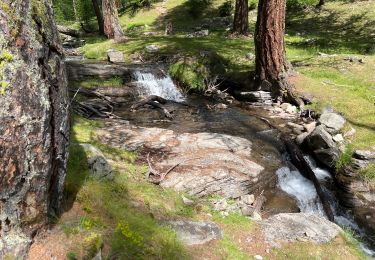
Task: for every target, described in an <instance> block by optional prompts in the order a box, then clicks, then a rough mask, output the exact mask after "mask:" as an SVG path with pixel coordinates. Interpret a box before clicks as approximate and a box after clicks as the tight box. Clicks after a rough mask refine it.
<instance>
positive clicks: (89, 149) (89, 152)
mask: <svg viewBox="0 0 375 260" xmlns="http://www.w3.org/2000/svg"><path fill="white" fill-rule="evenodd" d="M80 146H81V147H82V148H83V149H84V150H85V152H86V156H87V163H88V166H89V169H90V172H91V175H92V176H93V177H94V178H95V179H98V180H113V179H114V177H115V174H114V172H113V171H112V167H111V165H110V164H109V163H108V161H107V159H106V158H105V156H104V154H103V153H102V152H101V151H100V150H99V149H98V148H96V147H95V146H93V145H91V144H80Z"/></svg>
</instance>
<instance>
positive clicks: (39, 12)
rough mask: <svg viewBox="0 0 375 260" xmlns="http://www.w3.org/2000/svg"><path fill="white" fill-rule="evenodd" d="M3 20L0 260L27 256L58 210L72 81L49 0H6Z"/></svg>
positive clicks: (1, 9) (0, 33) (0, 10)
mask: <svg viewBox="0 0 375 260" xmlns="http://www.w3.org/2000/svg"><path fill="white" fill-rule="evenodd" d="M9 10H11V11H9ZM0 25H1V26H0V39H1V40H0V121H1V124H0V259H6V255H9V254H10V255H13V256H15V258H17V259H18V258H20V259H23V258H24V257H25V255H26V253H27V251H28V248H29V246H30V243H31V240H32V237H33V236H34V235H35V234H36V232H37V230H38V229H39V228H41V227H42V226H43V225H44V224H46V223H47V220H48V215H51V216H54V215H56V214H58V213H59V208H60V202H61V199H62V190H63V183H64V178H65V172H66V162H67V153H68V146H67V144H68V138H69V123H68V122H69V120H68V110H69V103H68V95H67V94H68V93H67V82H66V73H65V65H64V62H63V61H62V49H61V47H60V43H59V35H58V32H57V28H56V25H55V23H54V20H53V11H52V7H51V4H50V1H49V0H23V1H14V0H1V4H0Z"/></svg>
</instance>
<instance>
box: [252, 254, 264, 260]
mask: <svg viewBox="0 0 375 260" xmlns="http://www.w3.org/2000/svg"><path fill="white" fill-rule="evenodd" d="M254 259H255V260H263V257H262V256H261V255H255V256H254Z"/></svg>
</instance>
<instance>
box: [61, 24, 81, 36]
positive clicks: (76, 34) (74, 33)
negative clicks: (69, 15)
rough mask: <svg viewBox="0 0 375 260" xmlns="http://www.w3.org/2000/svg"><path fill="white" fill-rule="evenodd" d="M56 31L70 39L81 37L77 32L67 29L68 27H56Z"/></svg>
mask: <svg viewBox="0 0 375 260" xmlns="http://www.w3.org/2000/svg"><path fill="white" fill-rule="evenodd" d="M57 30H58V32H59V33H62V34H65V35H69V36H72V37H80V36H81V33H80V32H79V31H77V30H74V29H72V28H69V27H66V26H63V25H57Z"/></svg>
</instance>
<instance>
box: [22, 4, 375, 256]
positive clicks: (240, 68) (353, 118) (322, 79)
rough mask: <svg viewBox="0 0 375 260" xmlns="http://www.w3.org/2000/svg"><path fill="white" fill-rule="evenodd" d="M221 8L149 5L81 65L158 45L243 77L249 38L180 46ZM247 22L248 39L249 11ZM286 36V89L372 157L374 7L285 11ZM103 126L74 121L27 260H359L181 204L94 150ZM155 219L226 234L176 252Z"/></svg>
mask: <svg viewBox="0 0 375 260" xmlns="http://www.w3.org/2000/svg"><path fill="white" fill-rule="evenodd" d="M221 3H222V1H220V0H217V1H214V2H213V4H212V6H211V7H210V8H208V9H207V10H206V11H205V12H204V14H203V16H202V17H201V18H199V19H193V18H191V17H190V16H189V14H188V12H187V5H186V0H167V1H164V2H159V3H155V4H154V5H153V6H152V7H151V8H150V9H149V10H142V11H139V12H137V13H135V14H134V15H132V16H130V15H128V14H123V15H122V16H121V24H122V26H123V28H124V30H125V32H126V36H127V40H126V41H125V42H122V43H116V42H113V41H108V40H106V39H103V38H99V37H88V38H86V41H87V44H86V45H85V46H84V47H82V48H81V50H82V52H83V54H84V56H85V57H86V58H88V59H97V60H105V59H106V51H107V50H108V49H110V48H114V49H116V50H119V51H122V52H124V54H125V58H126V62H128V63H131V62H132V60H131V58H130V57H131V55H132V54H133V55H134V54H135V53H138V54H144V52H145V51H144V49H145V46H146V45H149V44H154V45H156V46H157V47H158V48H159V51H158V53H159V54H168V55H170V54H172V55H173V54H181V55H183V56H192V57H194V56H199V55H200V52H201V51H202V50H203V51H205V50H210V51H214V52H216V53H217V54H218V55H220V57H222V58H223V59H224V60H226V61H227V62H228V64H229V66H228V68H229V69H228V74H231V75H233V74H236V76H238V77H246V76H247V75H248V74H249V71H251V70H253V69H254V61H253V60H249V59H247V58H246V54H248V53H254V42H253V38H252V37H251V36H249V37H231V36H230V35H229V34H228V32H227V30H226V28H219V29H215V30H210V34H209V35H208V36H206V37H201V38H187V37H186V34H187V33H191V32H192V31H194V28H195V27H198V26H200V25H201V24H202V20H203V19H205V18H207V17H210V16H218V10H217V8H218V6H219V5H220V4H221ZM249 15H250V19H249V21H250V27H251V30H253V29H254V25H255V18H256V12H255V11H251V12H250V14H249ZM165 21H172V23H173V25H174V32H175V34H174V35H173V36H164V23H165ZM286 27H287V36H286V45H287V56H288V59H289V60H290V61H291V62H292V64H293V65H294V68H295V69H296V71H297V72H298V73H297V74H296V75H295V76H293V77H292V78H291V80H292V81H293V83H294V84H295V85H296V87H297V89H298V90H299V91H300V92H308V93H311V94H312V95H313V96H314V97H315V99H314V103H313V105H312V107H314V108H316V109H323V108H325V107H327V106H332V107H333V108H334V109H335V110H336V111H338V112H340V113H342V114H343V115H345V117H346V118H347V119H348V121H349V123H350V125H351V126H352V127H354V128H355V129H356V138H355V140H354V141H353V145H354V147H355V148H366V149H371V148H373V147H374V146H375V113H373V111H374V108H375V107H374V106H375V105H374V102H375V74H374V71H375V2H374V1H360V2H355V3H345V2H332V3H327V5H326V6H325V7H323V9H322V10H321V11H317V10H315V9H314V8H313V7H308V8H306V9H303V10H301V9H298V10H292V11H290V12H288V21H287V25H286ZM145 32H155V33H156V34H155V35H152V36H150V35H145V34H144V33H145ZM350 59H351V60H350ZM360 59H363V62H362V61H360ZM83 84H86V85H87V86H92V85H95V84H99V85H103V84H104V85H108V86H116V85H119V84H121V82H119V80H118V79H113V80H111V81H106V82H84V83H83ZM102 126H103V123H102V122H101V121H93V120H87V119H83V118H81V117H78V116H75V117H74V125H73V130H72V131H73V133H72V139H73V140H72V143H71V146H70V157H69V168H68V175H67V180H66V185H65V202H66V207H67V208H66V212H65V213H64V214H63V216H62V217H61V218H60V219H58V220H56V222H55V223H54V224H53V225H52V229H51V230H50V231H48V232H46V233H45V234H40V235H38V237H37V239H36V242H35V243H34V245H33V247H32V249H31V254H30V256H29V258H30V259H49V258H50V257H52V255H53V256H54V257H56V258H57V259H66V258H68V259H77V258H78V259H81V258H86V259H91V257H93V256H94V254H95V253H96V252H97V250H98V249H99V248H102V253H103V255H104V256H110V255H113V254H115V253H116V252H125V255H122V258H121V257H120V259H253V258H254V256H255V255H261V256H263V258H264V259H365V256H364V255H363V254H362V253H361V252H360V251H359V250H358V244H357V242H355V240H354V239H353V238H352V237H351V235H350V233H349V232H344V233H342V234H341V235H340V236H339V237H338V238H337V239H336V240H334V241H332V242H330V243H327V244H323V245H315V244H312V243H306V242H296V243H292V244H287V245H284V246H282V247H281V248H271V247H270V246H269V245H268V244H267V243H266V242H265V241H264V238H263V237H262V235H261V232H260V227H259V225H258V224H257V222H255V221H252V220H250V219H249V218H247V217H244V216H242V215H239V214H236V213H231V214H229V215H228V216H226V217H223V216H221V215H220V214H219V213H218V212H217V211H214V210H213V208H212V203H211V202H210V198H208V199H207V201H202V202H199V203H194V204H193V205H185V204H184V203H183V200H182V197H181V195H182V194H181V193H177V192H175V191H173V190H171V189H165V188H161V187H160V186H157V185H154V184H151V183H149V182H148V181H147V180H146V178H145V173H146V171H147V166H146V165H145V163H144V162H142V161H140V160H138V156H137V154H136V153H133V152H128V151H125V150H122V149H118V148H113V147H110V146H107V145H104V144H102V143H100V142H98V141H97V139H96V138H95V132H96V130H98V129H99V128H101V127H102ZM78 143H91V144H93V145H94V146H96V147H98V148H99V149H100V150H101V151H102V152H103V153H104V155H105V156H106V158H107V159H108V160H109V162H110V164H111V165H112V167H113V168H114V169H115V172H116V177H115V180H114V181H111V182H100V181H97V180H93V179H91V178H89V177H88V176H89V169H88V165H87V155H86V153H85V151H84V150H83V149H82V148H80V146H79V145H77V144H78ZM184 196H185V197H187V198H190V199H192V200H194V201H198V200H197V198H194V197H190V196H188V195H187V194H184ZM160 219H192V220H209V221H213V222H215V223H217V224H218V225H219V226H220V227H221V229H222V230H223V232H224V234H225V235H224V238H223V239H222V240H217V241H212V242H210V243H209V244H208V245H205V246H184V245H182V244H181V242H179V241H178V239H177V237H176V234H175V233H174V232H173V231H172V230H171V229H170V228H168V227H167V226H165V225H162V224H160V221H159V220H160Z"/></svg>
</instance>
